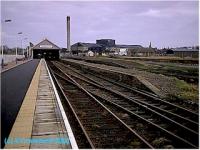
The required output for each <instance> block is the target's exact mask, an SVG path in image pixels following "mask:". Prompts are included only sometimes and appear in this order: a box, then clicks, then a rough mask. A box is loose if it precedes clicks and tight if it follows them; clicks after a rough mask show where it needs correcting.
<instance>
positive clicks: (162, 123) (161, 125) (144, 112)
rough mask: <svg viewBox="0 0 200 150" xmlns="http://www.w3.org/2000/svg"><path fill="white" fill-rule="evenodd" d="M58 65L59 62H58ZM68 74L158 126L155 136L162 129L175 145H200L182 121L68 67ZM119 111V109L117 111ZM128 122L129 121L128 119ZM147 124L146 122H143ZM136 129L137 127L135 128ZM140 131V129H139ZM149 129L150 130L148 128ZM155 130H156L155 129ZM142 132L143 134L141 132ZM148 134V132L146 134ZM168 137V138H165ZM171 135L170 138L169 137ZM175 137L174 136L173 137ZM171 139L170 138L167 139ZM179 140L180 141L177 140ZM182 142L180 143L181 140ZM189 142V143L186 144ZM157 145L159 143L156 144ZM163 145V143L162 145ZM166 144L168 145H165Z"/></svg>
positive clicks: (91, 90) (152, 142) (94, 91)
mask: <svg viewBox="0 0 200 150" xmlns="http://www.w3.org/2000/svg"><path fill="white" fill-rule="evenodd" d="M59 65H60V66H59V67H60V71H64V72H65V73H66V70H67V69H66V68H63V67H66V66H62V65H61V64H59ZM57 66H58V64H57ZM67 73H68V74H70V75H71V77H72V78H73V79H75V80H76V81H77V82H78V83H79V84H81V85H82V86H83V87H84V88H85V89H87V90H88V91H89V92H90V93H92V94H93V95H94V96H96V97H98V98H100V99H101V100H103V101H104V102H105V101H107V102H108V101H109V103H110V104H112V105H115V107H122V108H121V109H123V111H127V112H126V113H127V114H130V113H131V116H137V117H139V118H140V119H141V118H142V120H143V121H144V122H145V121H146V124H151V126H153V127H154V128H157V130H158V131H159V132H157V130H155V133H156V132H157V134H158V133H159V134H158V135H157V134H155V137H159V136H160V133H161V132H160V131H162V132H163V133H164V134H165V135H167V136H163V135H162V136H161V137H160V138H161V139H167V138H168V139H173V141H176V143H178V145H177V144H175V146H174V145H173V146H174V147H179V148H180V147H181V145H182V146H183V147H182V148H184V147H188V146H189V147H198V133H196V132H195V131H193V130H191V129H190V128H187V127H185V126H183V125H181V124H180V123H177V122H176V121H174V120H172V119H169V118H167V117H166V116H164V115H161V114H159V113H158V112H156V111H154V110H153V109H150V108H148V107H147V106H146V105H144V104H141V103H138V102H137V101H133V100H130V99H128V97H126V96H124V95H122V94H120V93H119V92H115V91H114V90H111V89H108V88H107V89H106V87H103V86H102V85H98V84H94V82H91V81H89V80H88V79H83V77H81V76H80V74H79V77H78V74H76V73H75V72H73V73H72V72H71V73H70V70H69V69H68V72H67ZM75 74H76V76H75ZM109 109H110V110H114V109H113V108H109ZM116 113H117V111H116ZM127 122H128V121H127ZM129 123H130V121H129ZM143 125H144V126H145V124H143ZM134 129H135V128H134ZM137 131H140V130H137ZM146 131H149V130H146ZM153 131H154V130H153ZM140 134H142V133H141V132H140ZM145 135H146V136H147V135H148V134H147V133H146V134H145ZM155 137H154V138H149V137H148V136H147V137H144V139H148V140H149V139H155ZM165 137H167V138H165ZM169 137H170V138H169ZM172 137H173V138H172ZM166 141H168V142H169V141H170V140H166ZM177 141H179V142H177ZM180 141H181V142H182V144H180V143H181V142H180ZM148 142H150V143H151V144H152V145H154V144H155V141H151V140H150V141H148ZM186 143H187V144H186ZM156 146H157V145H156ZM162 146H163V145H162ZM165 146H166V145H165Z"/></svg>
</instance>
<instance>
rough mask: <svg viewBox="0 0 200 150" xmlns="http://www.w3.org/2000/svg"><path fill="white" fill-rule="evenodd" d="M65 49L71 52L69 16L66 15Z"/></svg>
mask: <svg viewBox="0 0 200 150" xmlns="http://www.w3.org/2000/svg"><path fill="white" fill-rule="evenodd" d="M67 50H68V51H69V53H71V46H70V16H67Z"/></svg>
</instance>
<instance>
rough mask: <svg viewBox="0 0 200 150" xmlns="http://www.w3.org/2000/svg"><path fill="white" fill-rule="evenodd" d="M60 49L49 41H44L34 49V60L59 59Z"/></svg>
mask: <svg viewBox="0 0 200 150" xmlns="http://www.w3.org/2000/svg"><path fill="white" fill-rule="evenodd" d="M59 51H60V48H59V47H58V46H57V45H55V44H54V43H52V42H50V41H49V40H48V39H44V40H43V41H41V42H39V43H38V44H36V45H35V46H33V48H32V52H33V59H40V58H45V59H50V60H57V59H59Z"/></svg>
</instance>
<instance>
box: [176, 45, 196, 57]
mask: <svg viewBox="0 0 200 150" xmlns="http://www.w3.org/2000/svg"><path fill="white" fill-rule="evenodd" d="M172 50H173V52H174V56H177V57H181V58H185V57H190V58H198V57H199V50H198V49H197V48H196V47H193V48H187V47H180V48H174V49H172Z"/></svg>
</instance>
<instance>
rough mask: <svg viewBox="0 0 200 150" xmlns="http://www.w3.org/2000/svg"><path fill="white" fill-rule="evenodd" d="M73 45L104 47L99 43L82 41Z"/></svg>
mask: <svg viewBox="0 0 200 150" xmlns="http://www.w3.org/2000/svg"><path fill="white" fill-rule="evenodd" d="M72 46H86V47H88V48H90V47H102V46H100V45H99V44H95V43H81V42H78V43H75V44H73V45H72Z"/></svg>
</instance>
